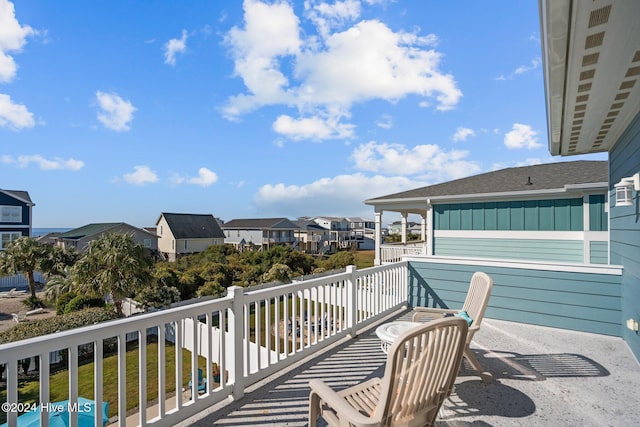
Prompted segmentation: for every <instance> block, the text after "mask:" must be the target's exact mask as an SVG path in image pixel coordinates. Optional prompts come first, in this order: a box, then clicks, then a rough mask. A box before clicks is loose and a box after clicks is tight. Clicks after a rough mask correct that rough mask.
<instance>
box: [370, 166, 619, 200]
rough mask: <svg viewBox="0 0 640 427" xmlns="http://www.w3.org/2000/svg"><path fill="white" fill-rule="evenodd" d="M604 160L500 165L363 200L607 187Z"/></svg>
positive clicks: (606, 167)
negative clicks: (488, 169) (498, 168)
mask: <svg viewBox="0 0 640 427" xmlns="http://www.w3.org/2000/svg"><path fill="white" fill-rule="evenodd" d="M608 174H609V169H608V163H607V162H606V161H576V162H561V163H546V164H542V165H535V166H524V167H518V168H507V169H501V170H497V171H494V172H487V173H483V174H480V175H474V176H470V177H467V178H461V179H456V180H453V181H448V182H444V183H441V184H436V185H430V186H427V187H421V188H416V189H414V190H409V191H403V192H400V193H394V194H390V195H387V196H382V197H377V198H374V199H369V200H365V203H366V204H372V205H374V204H376V203H377V202H382V203H384V202H385V201H393V200H402V199H405V200H406V199H430V198H436V199H437V198H447V197H449V196H452V197H455V196H473V195H478V196H480V195H487V194H489V195H498V194H499V193H519V192H521V193H523V194H524V193H545V192H547V193H550V192H553V191H566V190H567V189H568V188H570V187H572V186H574V187H581V186H598V187H602V188H607V187H608V184H607V182H608V179H609V175H608Z"/></svg>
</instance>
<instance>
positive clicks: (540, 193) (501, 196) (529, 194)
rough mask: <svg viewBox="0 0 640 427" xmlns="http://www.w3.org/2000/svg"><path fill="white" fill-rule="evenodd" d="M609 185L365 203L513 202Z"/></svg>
mask: <svg viewBox="0 0 640 427" xmlns="http://www.w3.org/2000/svg"><path fill="white" fill-rule="evenodd" d="M608 188H609V184H608V183H607V182H595V183H583V184H567V185H565V186H564V187H562V188H552V189H542V190H529V191H505V192H499V193H475V194H451V195H446V196H422V197H409V198H394V199H369V200H365V201H364V203H365V204H367V205H372V206H376V205H378V206H379V205H385V204H397V203H415V202H425V203H426V202H428V203H431V204H433V203H434V202H453V201H467V202H469V201H486V200H506V199H509V200H513V199H514V198H522V199H531V198H536V197H544V196H557V195H559V194H571V193H584V192H589V191H602V190H607V189H608Z"/></svg>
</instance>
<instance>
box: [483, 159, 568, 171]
mask: <svg viewBox="0 0 640 427" xmlns="http://www.w3.org/2000/svg"><path fill="white" fill-rule="evenodd" d="M556 161H557V160H556V159H554V158H553V157H548V158H545V159H541V158H538V157H531V158H527V159H524V160H522V161H520V162H499V163H493V164H492V165H491V170H492V171H496V170H500V169H506V168H519V167H522V166H534V165H541V164H543V163H554V162H556Z"/></svg>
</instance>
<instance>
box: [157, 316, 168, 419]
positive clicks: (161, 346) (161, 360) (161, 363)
mask: <svg viewBox="0 0 640 427" xmlns="http://www.w3.org/2000/svg"><path fill="white" fill-rule="evenodd" d="M165 340H166V337H165V323H160V324H159V325H158V418H160V419H162V418H164V416H165V414H166V412H167V408H166V406H167V404H166V399H167V390H166V387H167V382H166V367H165V365H166V363H167V359H166V353H165V352H166V349H167V347H166V342H165Z"/></svg>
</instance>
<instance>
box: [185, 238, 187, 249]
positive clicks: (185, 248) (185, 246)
mask: <svg viewBox="0 0 640 427" xmlns="http://www.w3.org/2000/svg"><path fill="white" fill-rule="evenodd" d="M184 248H185V249H187V241H186V240H185V241H184Z"/></svg>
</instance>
